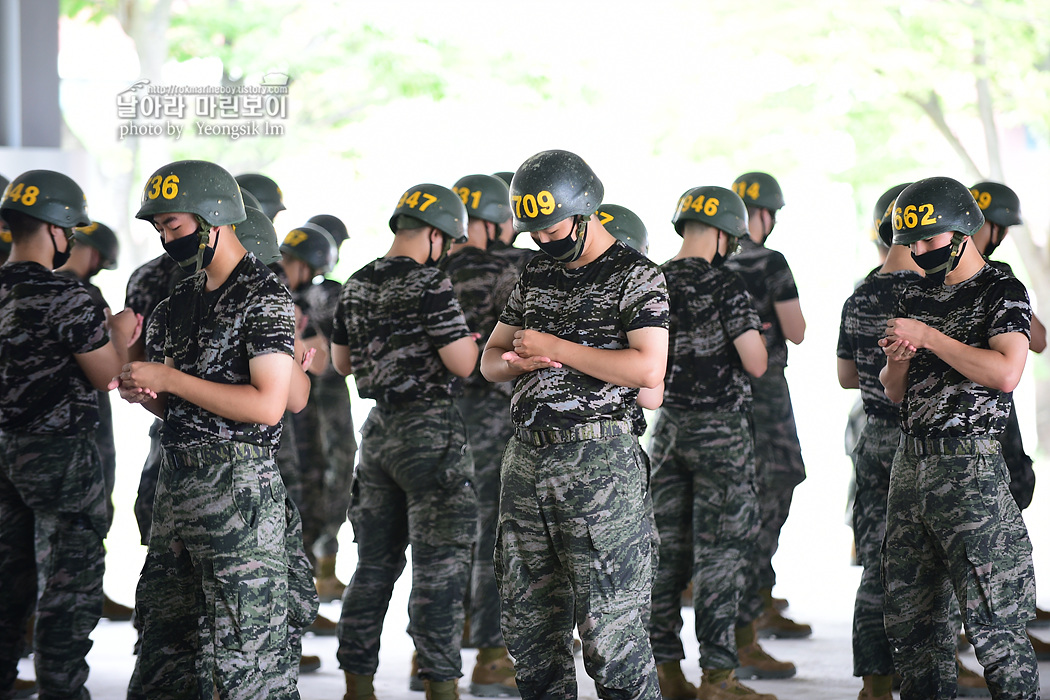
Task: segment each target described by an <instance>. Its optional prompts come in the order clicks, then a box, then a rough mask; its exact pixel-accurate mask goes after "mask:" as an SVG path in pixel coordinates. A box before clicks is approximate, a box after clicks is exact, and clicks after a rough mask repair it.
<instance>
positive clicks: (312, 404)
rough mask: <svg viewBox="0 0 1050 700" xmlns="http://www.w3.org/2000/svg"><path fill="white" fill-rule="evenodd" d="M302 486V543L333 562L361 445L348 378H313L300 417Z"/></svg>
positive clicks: (297, 429)
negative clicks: (351, 411)
mask: <svg viewBox="0 0 1050 700" xmlns="http://www.w3.org/2000/svg"><path fill="white" fill-rule="evenodd" d="M293 422H294V423H295V436H296V440H297V442H298V448H299V473H300V477H301V480H302V512H303V542H304V544H305V545H306V551H307V555H308V556H310V557H311V559H313V558H314V557H334V556H335V555H336V552H338V551H339V542H338V541H337V539H336V536H337V535H338V534H339V528H340V527H342V525H343V523H345V522H346V509H347V507H348V506H349V505H350V482H351V481H352V480H353V477H354V458H355V456H356V455H357V439H356V437H355V436H354V419H353V416H352V415H351V413H350V394H349V392H348V391H347V388H346V378H345V377H341V376H338V375H336V376H334V377H330V376H329V375H327V374H325V375H324V376H321V377H314V378H313V381H312V383H311V385H310V401H309V403H307V405H306V408H304V409H303V410H302V411H301V412H299V413H297V414H295V416H294V419H293Z"/></svg>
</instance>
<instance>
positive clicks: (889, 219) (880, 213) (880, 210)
mask: <svg viewBox="0 0 1050 700" xmlns="http://www.w3.org/2000/svg"><path fill="white" fill-rule="evenodd" d="M910 184H911V183H910V182H904V183H901V184H899V185H894V186H893V187H891V188H889V189H888V190H886V191H885V192H883V193H882V196H881V197H879V201H877V202H875V211H874V212H872V215H871V216H872V221H873V223H874V224H875V231H876V232H877V233H878V235H879V240H881V241H882V242H883V243H884V244H885V245H886V247H887V248H889V247H890V246H891V245H893V215H892V214H893V212H892V211H891V208H892V207H893V202H894V201H896V199H897V196H898V195H899V194H900V193H901V192H903V191H904V188H906V187H907V186H908V185H910Z"/></svg>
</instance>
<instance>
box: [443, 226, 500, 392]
mask: <svg viewBox="0 0 1050 700" xmlns="http://www.w3.org/2000/svg"><path fill="white" fill-rule="evenodd" d="M441 267H442V269H443V270H444V271H445V272H446V274H448V276H449V279H451V280H452V289H453V290H455V292H456V298H457V299H459V305H460V308H462V309H463V315H464V316H465V317H466V319H467V326H468V327H469V328H470V330H471V331H473V332H474V333H480V334H481V338H480V339H479V340H478V349H479V350H481V349H483V348H484V347H485V343H487V342H488V340H489V336H490V335H491V334H492V329H493V328H495V327H496V321H498V320H499V315H500V314H501V313H502V312H503V307H505V306H506V305H507V299H509V298H510V293H511V290H513V289H514V284H515V282H517V281H518V268H516V267H515V266H514V265H513V263H511V262H510V260H508V259H507V258H503V257H499V256H496V255H493V254H492V253H489V252H487V251H484V250H481V249H480V248H474V247H473V246H470V247H467V248H461V249H460V250H458V251H457V252H456V253H454V254H453V255H449V256H448V257H446V258H445V259H444V260H443V261H442V265H441ZM479 367H480V363H479ZM461 384H462V385H463V386H465V387H470V388H472V389H482V390H496V391H502V392H505V393H506V395H507V396H510V391H511V384H510V382H501V383H499V384H492V383H490V382H488V381H486V380H485V378H484V377H483V376H481V370H480V369H477V368H476V369H475V370H474V372H473V373H472V374H471V375H470V376H469V377H467V378H466V379H464V380H462V382H461Z"/></svg>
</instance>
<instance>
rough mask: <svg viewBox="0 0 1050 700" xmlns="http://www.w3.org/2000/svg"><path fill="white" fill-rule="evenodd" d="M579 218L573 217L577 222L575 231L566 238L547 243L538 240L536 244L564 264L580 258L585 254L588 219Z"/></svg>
mask: <svg viewBox="0 0 1050 700" xmlns="http://www.w3.org/2000/svg"><path fill="white" fill-rule="evenodd" d="M578 219H579V217H575V218H574V219H573V221H574V223H575V226H574V231H573V233H570V234H569V235H568V236H566V237H565V238H561V239H559V240H557V241H547V242H546V243H542V242H540V241H536V245H538V246H539V247H540V250H542V251H543V252H544V253H546V254H547V255H549V256H551V257H552V258H554V259H555V260H557V261H558V262H560V263H561V264H562V265H568V264H569V263H571V262H575V261H576V260H579V259H580V256H581V255H583V246H584V243H586V241H587V221H586V220H584V221H579V220H578ZM573 234H575V236H574V235H573Z"/></svg>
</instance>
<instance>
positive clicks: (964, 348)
mask: <svg viewBox="0 0 1050 700" xmlns="http://www.w3.org/2000/svg"><path fill="white" fill-rule="evenodd" d="M926 346H927V349H928V350H929V351H930V352H932V353H934V354H935V355H937V357H939V358H941V359H942V360H944V361H945V362H947V363H948V364H949V365H951V366H952V368H954V369H955V370H956V371H958V372H959V373H960V374H961V375H963V376H964V377H966V378H967V379H969V380H970V381H971V382H974V383H975V384H980V385H981V386H986V387H988V388H990V389H998V390H999V391H1013V390H1014V388H1015V387H1016V386H1017V382H1019V381H1020V379H1021V373H1022V372H1023V371H1024V357H1023V356H1021V358H1020V362H1017V361H1015V360H1011V359H1010V358H1008V357H1007V356H1005V355H1004V354H1003V353H1001V352H999V351H997V350H993V349H985V348H975V347H973V346H971V345H967V344H965V343H961V342H959V341H958V340H955V339H954V338H950V337H948V336H946V335H944V334H943V333H941V332H940V331H936V330H935V331H934V332H933V333H931V334H930V338H929V340H928V341H927V344H926Z"/></svg>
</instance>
